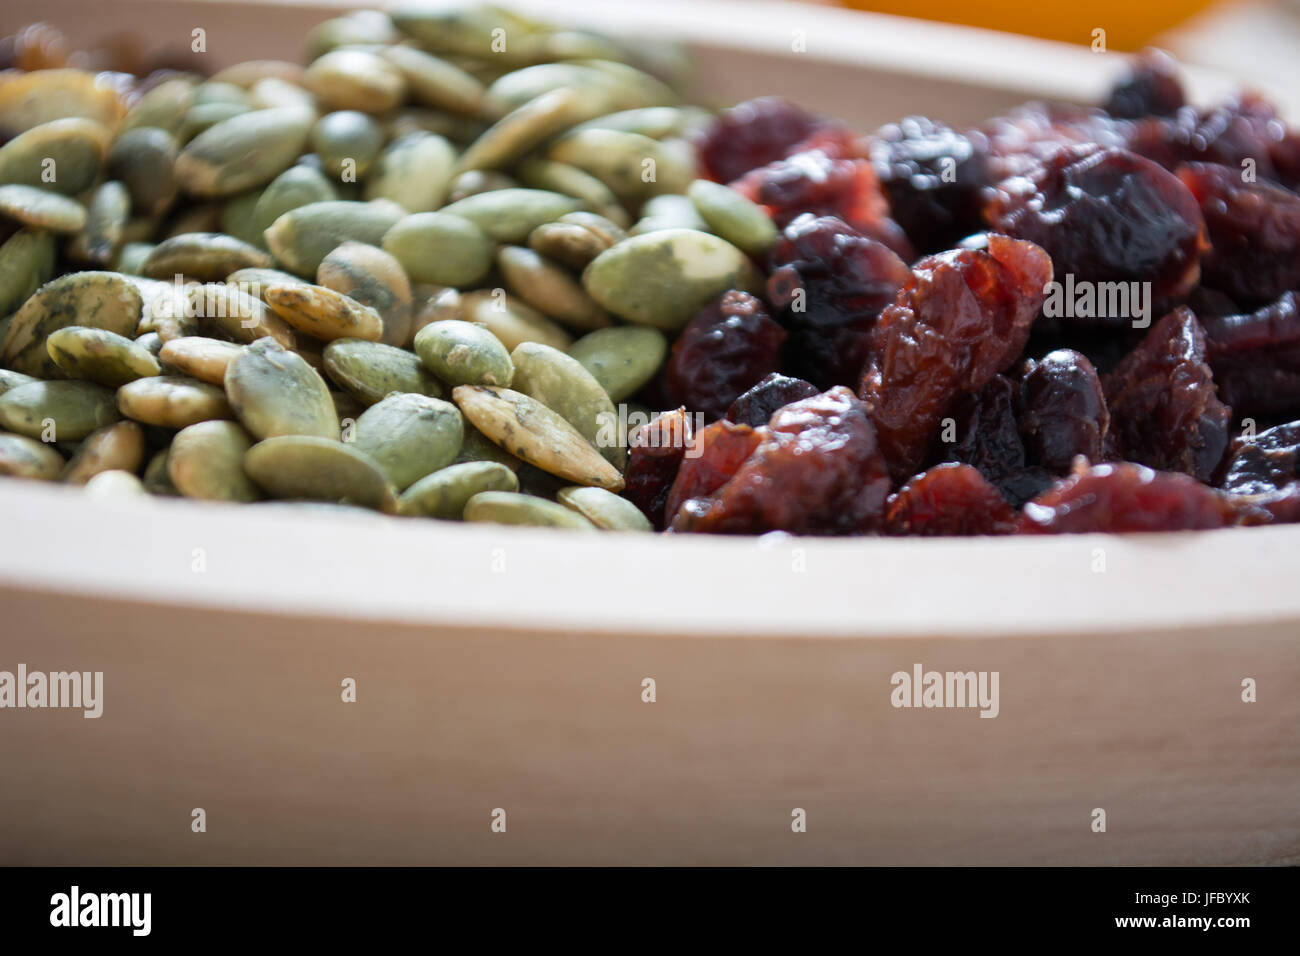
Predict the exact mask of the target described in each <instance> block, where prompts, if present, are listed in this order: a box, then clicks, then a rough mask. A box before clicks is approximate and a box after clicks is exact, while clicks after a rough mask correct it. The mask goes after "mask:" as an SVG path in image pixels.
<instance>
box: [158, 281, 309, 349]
mask: <svg viewBox="0 0 1300 956" xmlns="http://www.w3.org/2000/svg"><path fill="white" fill-rule="evenodd" d="M268 288H271V286H270V285H268V286H265V287H262V290H261V291H262V292H263V294H265V290H266V289H268ZM186 297H187V302H188V309H189V312H191V313H192V314H193V315H194V316H195V317H196V318H198V319H202V320H203V324H204V325H206V326H209V327H211V328H214V329H218V330H220V332H221V333H223V334H224V335H227V336H229V337H230V338H232V339H234V340H235V341H236V342H243V343H248V342H256V341H257V340H258V339H260V338H264V337H266V336H268V335H269V336H270V337H271V338H273V339H275V340H276V341H277V342H279V343H280V344H281V345H283V346H284V347H285V348H290V349H291V348H293V347H294V345H295V344H296V342H297V338H296V336H295V335H294V333H293V329H291V328H290V327H289V325H288V324H287V323H286V322H285V321H284V319H282V318H280V316H279V315H277V314H275V313H274V312H272V311H271V310H270V309H268V308H267V306H266V305H265V304H263V301H262V299H260V298H258V297H256V296H254V295H251V294H250V293H248V292H245V291H244V290H243V289H242V288H240V286H239V285H237V284H235V283H230V282H209V283H205V284H203V285H191V286H189V287H188V288H187V289H186ZM172 338H173V339H174V338H176V336H173V337H172Z"/></svg>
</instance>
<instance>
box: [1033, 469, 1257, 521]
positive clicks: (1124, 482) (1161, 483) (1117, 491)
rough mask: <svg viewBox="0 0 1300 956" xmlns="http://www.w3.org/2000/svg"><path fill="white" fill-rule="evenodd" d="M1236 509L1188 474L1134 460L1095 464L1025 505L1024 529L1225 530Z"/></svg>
mask: <svg viewBox="0 0 1300 956" xmlns="http://www.w3.org/2000/svg"><path fill="white" fill-rule="evenodd" d="M1231 519H1232V512H1231V509H1230V507H1229V506H1228V505H1227V503H1226V502H1225V501H1224V500H1223V498H1222V496H1221V495H1219V493H1218V492H1216V491H1215V490H1214V489H1212V488H1207V487H1206V486H1205V485H1203V484H1201V483H1200V482H1199V481H1197V480H1196V479H1194V478H1189V477H1188V476H1187V475H1179V474H1171V473H1169V472H1160V471H1153V470H1152V469H1150V468H1147V467H1145V466H1143V465H1135V464H1132V463H1131V462H1119V463H1117V464H1108V465H1094V466H1093V467H1091V468H1088V469H1085V470H1083V471H1080V472H1078V473H1077V474H1074V475H1071V476H1070V477H1069V478H1067V479H1065V480H1064V481H1063V482H1061V483H1060V484H1059V485H1057V486H1056V487H1055V488H1052V489H1050V490H1048V491H1046V492H1044V493H1043V494H1041V495H1039V496H1038V497H1037V498H1035V499H1034V500H1033V501H1031V502H1029V504H1027V505H1025V509H1024V522H1023V525H1022V530H1023V531H1025V532H1027V533H1031V534H1032V533H1038V534H1086V533H1089V532H1112V533H1124V532H1136V531H1189V530H1195V529H1205V528H1221V527H1223V526H1224V525H1226V524H1228V523H1230V521H1231Z"/></svg>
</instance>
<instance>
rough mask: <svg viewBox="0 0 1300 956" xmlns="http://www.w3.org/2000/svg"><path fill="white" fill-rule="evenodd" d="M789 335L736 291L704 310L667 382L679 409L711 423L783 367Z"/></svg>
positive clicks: (682, 340) (677, 351)
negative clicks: (783, 350) (684, 408)
mask: <svg viewBox="0 0 1300 956" xmlns="http://www.w3.org/2000/svg"><path fill="white" fill-rule="evenodd" d="M785 337H786V332H785V329H783V328H781V326H780V325H778V324H777V323H776V322H774V321H773V320H772V319H771V318H770V317H769V316H768V314H767V310H766V309H764V308H763V303H762V302H760V301H759V300H758V299H756V298H754V297H753V296H752V295H750V294H749V293H748V292H737V291H732V292H728V293H726V294H725V295H724V296H723V297H722V298H720V299H718V300H717V301H716V302H712V303H710V304H709V305H707V306H705V308H704V309H703V310H701V312H700V313H699V314H698V315H697V316H695V318H693V319H691V321H690V322H689V323H688V324H687V326H686V328H684V329H683V330H682V333H681V335H680V336H679V337H678V339H677V341H676V342H675V343H674V344H673V351H672V355H670V356H669V358H668V367H667V370H666V374H665V382H666V384H667V387H668V391H669V394H670V395H671V396H672V400H673V402H674V404H681V405H685V406H686V408H687V409H688V410H689V411H692V412H700V413H702V414H703V415H704V417H705V419H706V420H707V421H715V420H717V419H719V418H721V417H722V416H723V415H724V414H726V411H727V408H728V406H730V405H731V403H732V402H734V401H735V400H736V398H737V397H738V396H739V395H740V394H741V393H742V392H743V391H745V390H746V389H747V388H749V387H750V386H752V385H754V384H755V383H756V382H758V381H759V380H760V379H761V378H763V376H765V375H769V374H771V373H772V372H775V371H776V370H777V369H778V368H779V367H780V364H781V343H782V342H784V341H785Z"/></svg>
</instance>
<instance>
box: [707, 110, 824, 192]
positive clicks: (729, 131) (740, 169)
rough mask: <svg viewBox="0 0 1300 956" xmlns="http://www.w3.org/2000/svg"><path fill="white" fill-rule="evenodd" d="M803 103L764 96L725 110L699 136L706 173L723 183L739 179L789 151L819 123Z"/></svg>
mask: <svg viewBox="0 0 1300 956" xmlns="http://www.w3.org/2000/svg"><path fill="white" fill-rule="evenodd" d="M817 122H818V121H817V118H816V117H815V116H813V115H812V114H811V113H809V112H808V111H807V110H805V109H804V108H803V107H801V106H797V105H796V104H794V103H791V102H790V101H789V100H784V99H781V98H780V97H776V96H765V97H762V98H760V99H756V100H748V101H746V102H744V103H739V104H737V105H736V106H733V107H732V108H731V109H729V110H723V111H722V112H721V113H720V114H718V116H716V117H715V118H714V119H713V121H712V122H711V123H709V125H708V126H706V127H705V128H704V130H703V131H702V133H701V134H700V135H699V136H698V137H697V140H696V146H697V147H698V150H699V157H700V163H701V165H702V167H703V171H704V174H705V175H706V176H708V177H709V178H711V179H715V180H717V181H718V182H720V183H729V182H731V181H732V180H733V179H739V178H740V177H741V176H743V175H744V174H745V173H747V172H749V171H750V170H751V169H757V168H758V167H759V166H766V165H767V164H768V163H771V162H775V161H776V160H778V159H781V158H782V157H783V156H785V155H786V153H787V152H789V150H790V149H791V147H793V146H794V145H795V144H796V143H799V142H801V141H802V140H804V139H806V138H807V137H808V136H809V135H810V134H811V133H812V132H813V130H814V128H815V127H816V126H817Z"/></svg>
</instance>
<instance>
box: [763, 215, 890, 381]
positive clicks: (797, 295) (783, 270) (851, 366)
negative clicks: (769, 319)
mask: <svg viewBox="0 0 1300 956" xmlns="http://www.w3.org/2000/svg"><path fill="white" fill-rule="evenodd" d="M770 264H771V268H772V274H771V277H770V278H769V279H768V283H767V292H768V299H769V300H770V301H771V303H772V305H773V306H774V307H775V308H776V309H777V310H778V312H777V315H778V317H779V318H780V320H781V322H782V323H783V324H784V325H785V327H786V328H787V329H788V330H789V331H790V338H789V340H788V341H787V342H786V348H785V355H786V367H787V369H788V370H789V371H790V372H792V373H794V374H795V375H798V376H800V377H802V378H805V379H807V380H808V381H810V382H812V383H813V384H814V385H816V386H817V387H818V388H830V387H831V386H832V385H855V384H856V383H857V381H858V379H859V378H860V377H861V375H862V366H863V363H864V362H865V361H866V355H867V339H868V336H869V335H870V333H871V327H872V325H873V324H874V323H875V321H876V317H877V316H878V315H879V314H880V311H881V310H882V309H883V308H884V307H885V306H887V305H888V304H889V303H890V302H892V301H893V299H894V295H895V293H896V292H897V291H898V289H899V287H900V286H902V284H903V283H904V282H906V281H907V279H908V278H909V277H910V276H911V271H910V270H909V269H908V268H907V266H906V265H905V264H904V263H903V260H901V259H899V258H898V256H896V255H895V254H894V253H893V252H892V251H891V250H889V249H888V248H886V247H885V246H884V245H882V244H881V243H879V242H876V241H875V240H873V239H868V238H867V237H866V236H863V235H862V234H861V233H859V232H857V231H856V230H854V229H852V228H851V227H850V226H848V225H847V224H845V223H844V222H843V221H842V220H839V219H836V218H834V217H830V216H823V217H821V218H817V217H814V216H811V215H806V216H800V217H799V218H798V219H796V220H795V221H794V222H792V223H790V224H789V225H788V226H786V228H785V230H784V233H783V235H782V237H781V240H780V241H779V242H778V243H777V244H776V247H775V248H774V249H773V250H772V253H771V259H770Z"/></svg>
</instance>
